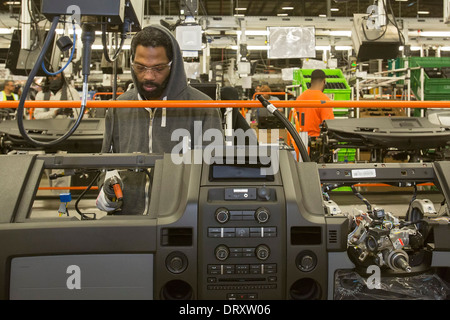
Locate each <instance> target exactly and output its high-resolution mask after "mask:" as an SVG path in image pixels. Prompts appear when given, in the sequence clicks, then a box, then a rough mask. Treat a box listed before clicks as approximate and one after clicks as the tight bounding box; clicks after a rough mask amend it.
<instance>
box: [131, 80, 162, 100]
mask: <svg viewBox="0 0 450 320" xmlns="http://www.w3.org/2000/svg"><path fill="white" fill-rule="evenodd" d="M165 84H166V83H163V84H158V83H155V82H153V81H144V82H138V83H137V84H136V85H137V89H138V91H139V93H140V94H141V96H142V97H143V98H145V99H146V100H155V99H159V98H160V97H161V95H162V93H163V91H164V88H165ZM146 86H152V87H154V90H152V91H147V90H145V88H144V87H146Z"/></svg>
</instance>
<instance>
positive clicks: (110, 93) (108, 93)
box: [92, 92, 123, 99]
mask: <svg viewBox="0 0 450 320" xmlns="http://www.w3.org/2000/svg"><path fill="white" fill-rule="evenodd" d="M122 93H123V92H116V95H118V96H120V95H121V94H122ZM112 94H113V93H112V92H96V93H94V95H93V96H92V99H95V98H96V97H97V96H109V95H111V96H112Z"/></svg>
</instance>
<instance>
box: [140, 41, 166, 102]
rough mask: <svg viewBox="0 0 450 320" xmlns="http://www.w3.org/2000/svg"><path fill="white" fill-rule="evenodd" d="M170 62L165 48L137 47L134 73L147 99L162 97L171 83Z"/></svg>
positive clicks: (141, 91)
mask: <svg viewBox="0 0 450 320" xmlns="http://www.w3.org/2000/svg"><path fill="white" fill-rule="evenodd" d="M170 62H171V61H169V59H168V58H167V55H166V50H165V48H164V47H156V48H152V47H144V46H141V45H138V46H137V47H136V53H135V57H134V61H133V71H134V73H135V75H136V80H137V83H136V86H137V88H138V90H139V92H140V93H141V94H143V95H144V98H145V99H147V100H153V99H159V98H160V97H161V95H162V93H163V91H164V89H165V87H166V85H167V82H168V81H169V75H170V66H169V65H168V64H169V63H170ZM145 67H146V68H147V69H145Z"/></svg>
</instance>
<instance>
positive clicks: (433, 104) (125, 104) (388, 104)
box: [0, 100, 450, 109]
mask: <svg viewBox="0 0 450 320" xmlns="http://www.w3.org/2000/svg"><path fill="white" fill-rule="evenodd" d="M271 103H272V104H273V105H274V106H275V107H277V108H442V109H446V108H450V101H380V100H378V101H372V100H365V101H344V100H342V101H319V100H311V101H308V100H289V101H278V100H277V101H271ZM18 104H19V102H18V101H1V102H0V108H13V109H14V108H17V106H18ZM80 104H81V102H80V101H54V100H53V101H27V102H26V103H25V106H26V107H27V108H78V107H80ZM86 107H87V108H243V107H245V108H261V107H262V105H261V103H260V102H259V101H250V100H147V101H141V100H104V101H102V100H89V101H88V102H87V105H86Z"/></svg>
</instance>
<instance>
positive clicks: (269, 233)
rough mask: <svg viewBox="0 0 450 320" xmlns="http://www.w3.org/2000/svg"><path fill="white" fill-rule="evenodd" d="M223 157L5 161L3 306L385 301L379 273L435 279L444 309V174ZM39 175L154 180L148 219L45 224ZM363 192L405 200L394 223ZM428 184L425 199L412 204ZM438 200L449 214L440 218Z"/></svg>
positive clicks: (0, 231)
mask: <svg viewBox="0 0 450 320" xmlns="http://www.w3.org/2000/svg"><path fill="white" fill-rule="evenodd" d="M228 151H229V150H225V151H224V153H223V154H224V155H225V156H216V157H213V158H212V162H211V163H209V164H206V163H199V164H195V163H193V164H175V163H174V162H173V161H172V159H171V157H170V155H158V154H57V155H3V156H0V174H1V175H2V177H4V178H5V180H4V181H11V183H10V184H9V188H8V192H4V193H3V194H0V204H1V207H2V209H1V210H0V212H1V215H0V222H1V223H0V241H2V243H8V245H7V246H3V247H2V250H0V261H1V263H0V274H1V275H2V276H1V277H0V288H1V289H0V298H1V299H96V298H102V299H166V300H171V299H184V300H188V299H193V300H206V299H210V300H239V299H252V300H266V299H272V300H307V299H345V298H349V297H350V298H355V296H356V295H357V294H363V293H364V294H365V295H366V296H367V294H368V293H369V294H374V295H375V294H377V295H379V294H380V292H381V291H380V290H372V289H370V288H369V287H370V282H368V280H367V279H369V278H370V277H372V276H373V274H372V272H371V270H372V269H373V268H375V269H377V270H378V271H379V279H378V280H380V282H381V284H384V283H386V282H388V281H393V280H395V281H397V282H399V279H406V278H410V279H411V281H412V282H413V281H415V279H417V277H423V276H424V275H430V274H431V275H432V276H433V277H434V278H433V279H435V282H434V284H436V283H438V284H439V285H440V286H437V287H436V285H433V288H438V289H439V292H438V293H437V294H436V295H435V296H434V298H435V299H441V298H442V299H446V298H448V297H447V294H448V292H449V291H448V287H447V281H448V280H449V279H448V273H447V272H448V271H447V270H448V268H449V266H450V241H449V240H450V239H449V235H450V233H449V231H450V230H449V228H450V227H449V223H448V209H447V208H446V204H447V203H448V199H449V196H450V185H449V181H450V177H449V172H450V163H448V162H445V161H443V162H435V163H420V164H419V163H417V164H414V163H407V164H406V163H401V164H400V163H395V164H394V163H390V164H387V163H386V164H317V163H313V162H308V163H298V162H296V161H295V159H294V157H293V156H292V153H291V152H289V151H287V150H278V151H277V158H278V160H279V167H278V170H276V171H274V172H269V171H267V170H261V169H264V168H266V167H267V163H270V158H271V157H272V156H273V155H270V154H269V155H264V156H260V157H259V158H258V161H256V162H251V161H250V160H249V157H248V153H245V154H244V155H242V154H240V153H239V152H238V151H237V150H233V152H231V153H230V152H228ZM247 151H248V150H247ZM272 152H273V151H272ZM230 155H231V156H230ZM228 160H230V161H228ZM231 160H233V161H231ZM237 160H241V161H237ZM263 164H264V165H263ZM46 169H67V170H74V169H78V170H80V169H82V170H84V171H86V172H89V174H91V175H93V173H97V172H98V171H106V170H111V169H116V170H119V171H120V170H125V171H129V170H132V171H139V170H143V169H151V170H152V171H153V174H152V175H151V177H152V181H151V182H152V186H153V187H152V189H151V201H150V203H149V208H148V214H146V215H132V216H130V215H127V214H126V212H122V214H116V215H103V216H101V215H89V216H88V215H84V214H81V215H78V214H71V215H70V216H58V214H57V210H56V209H55V210H54V213H55V214H54V216H51V215H50V216H49V215H46V216H45V217H40V216H39V208H38V207H37V206H36V202H37V201H38V199H37V198H38V188H39V184H40V183H41V180H42V179H41V178H42V174H43V172H44V170H46ZM13 177H14V179H12V178H13ZM149 177H150V176H149ZM362 183H385V184H388V185H390V186H392V187H394V186H395V187H410V189H409V190H413V192H411V194H408V195H407V197H408V200H407V201H406V202H404V201H401V205H402V206H403V207H404V208H406V210H403V207H402V209H401V210H399V211H398V212H400V214H398V212H391V211H390V210H389V208H387V207H383V206H382V205H380V204H379V203H377V204H376V205H374V204H373V202H372V201H370V199H369V197H367V198H366V196H365V194H364V193H365V192H364V191H365V189H364V187H360V186H359V185H360V184H362ZM425 183H429V184H432V185H433V192H432V193H430V196H432V197H433V200H432V201H431V200H429V199H427V198H425V197H424V194H422V193H421V192H420V185H421V184H425ZM340 187H349V188H351V189H350V190H351V192H340V191H338V189H337V188H340ZM393 193H395V192H393ZM425 195H428V194H425ZM394 196H395V194H394ZM342 197H344V198H345V201H343V200H342V199H344V198H342ZM383 197H384V198H387V200H386V202H389V200H390V199H391V198H389V197H386V196H383ZM404 197H405V195H403V196H398V197H397V200H398V199H404ZM436 199H439V201H438V202H439V203H440V202H441V201H444V203H445V204H444V205H440V204H439V207H438V209H437V210H436ZM46 201H50V200H49V199H46ZM55 201H57V203H59V202H58V199H56V200H55ZM83 201H88V199H81V202H83ZM397 202H398V201H397ZM56 208H57V206H56ZM50 211H51V209H50ZM70 211H71V212H72V210H70ZM74 266H75V267H77V268H78V269H76V270H78V271H79V272H80V274H81V275H82V279H83V281H82V282H81V287H80V288H77V287H76V284H77V282H76V279H75V278H73V277H72V273H70V272H69V271H70V270H73V269H68V268H69V267H71V268H75V267H74ZM74 279H75V280H74ZM412 282H410V283H412ZM406 287H407V286H405V287H404V290H406V289H405V288H406ZM30 288H32V289H30ZM363 288H364V290H363ZM368 288H369V289H368ZM411 290H413V289H411ZM404 292H405V291H403V293H404ZM384 294H385V295H384V296H385V297H386V298H388V297H389V294H391V292H389V291H388V290H387V291H385V292H384ZM410 296H411V295H410ZM414 297H415V298H428V295H427V294H426V293H422V295H419V296H414Z"/></svg>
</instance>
